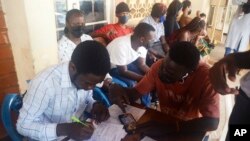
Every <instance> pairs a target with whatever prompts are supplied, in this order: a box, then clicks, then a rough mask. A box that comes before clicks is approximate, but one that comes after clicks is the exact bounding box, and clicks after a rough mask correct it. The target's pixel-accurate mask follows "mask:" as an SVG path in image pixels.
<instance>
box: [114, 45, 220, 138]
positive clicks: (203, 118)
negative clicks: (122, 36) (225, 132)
mask: <svg viewBox="0 0 250 141" xmlns="http://www.w3.org/2000/svg"><path fill="white" fill-rule="evenodd" d="M199 60H200V55H199V51H198V50H197V48H196V47H195V46H194V45H193V44H192V43H189V42H177V43H175V44H173V46H172V47H171V48H170V50H169V53H168V54H167V56H166V57H165V58H164V59H161V60H159V61H158V62H156V63H155V64H153V65H152V67H151V68H150V70H149V71H148V73H147V74H146V75H145V76H144V77H143V79H142V80H141V81H140V82H139V83H138V84H137V85H136V86H135V87H133V88H122V87H120V86H118V85H113V86H111V88H110V91H111V93H110V99H111V100H112V102H113V103H116V104H118V105H119V106H120V107H121V108H123V104H124V102H127V103H128V102H129V101H130V102H134V101H135V100H136V99H138V98H139V97H141V96H142V95H143V94H145V93H147V92H150V91H152V90H154V89H156V94H157V95H158V97H159V102H160V109H161V112H163V113H166V114H168V115H170V116H173V117H175V118H178V119H180V120H181V121H182V122H177V123H176V124H177V125H176V126H174V127H175V128H173V129H172V130H173V131H180V132H191V133H193V132H206V131H211V130H215V129H216V128H217V126H218V123H219V95H218V93H217V92H216V91H215V90H214V89H213V87H212V85H211V83H210V80H209V78H208V73H209V67H208V66H207V65H206V64H205V63H202V62H199ZM128 100H129V101H128ZM159 128H161V127H159ZM165 128H167V127H165Z"/></svg>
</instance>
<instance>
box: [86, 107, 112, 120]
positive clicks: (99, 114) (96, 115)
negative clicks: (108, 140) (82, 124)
mask: <svg viewBox="0 0 250 141" xmlns="http://www.w3.org/2000/svg"><path fill="white" fill-rule="evenodd" d="M91 115H92V118H93V119H94V120H96V122H97V123H100V122H102V121H105V120H107V119H108V118H109V117H110V115H109V111H108V108H106V107H105V105H104V104H102V103H100V102H96V103H94V104H93V108H92V110H91Z"/></svg>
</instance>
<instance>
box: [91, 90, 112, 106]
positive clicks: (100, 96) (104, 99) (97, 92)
mask: <svg viewBox="0 0 250 141" xmlns="http://www.w3.org/2000/svg"><path fill="white" fill-rule="evenodd" d="M93 97H94V99H95V100H97V101H100V102H102V103H103V104H104V105H105V106H106V107H107V108H108V107H110V106H111V102H110V100H109V99H108V97H107V96H106V95H105V94H104V92H103V91H102V90H101V89H100V88H98V87H95V88H94V90H93Z"/></svg>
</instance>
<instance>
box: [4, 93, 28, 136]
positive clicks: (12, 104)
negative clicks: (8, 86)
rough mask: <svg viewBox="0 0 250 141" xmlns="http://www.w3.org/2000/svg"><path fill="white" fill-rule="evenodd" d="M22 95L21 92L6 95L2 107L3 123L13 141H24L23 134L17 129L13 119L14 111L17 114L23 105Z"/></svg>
mask: <svg viewBox="0 0 250 141" xmlns="http://www.w3.org/2000/svg"><path fill="white" fill-rule="evenodd" d="M22 104H23V103H22V97H21V96H20V95H19V94H16V93H12V94H7V95H6V96H5V97H4V100H3V103H2V109H1V116H2V122H3V125H4V127H5V129H6V131H7V133H8V135H9V136H10V138H11V139H12V140H13V141H22V138H23V137H22V136H21V135H20V134H19V133H18V132H17V131H16V128H15V126H14V123H13V121H12V114H11V113H12V111H14V112H15V113H16V114H18V113H19V110H20V108H21V107H22Z"/></svg>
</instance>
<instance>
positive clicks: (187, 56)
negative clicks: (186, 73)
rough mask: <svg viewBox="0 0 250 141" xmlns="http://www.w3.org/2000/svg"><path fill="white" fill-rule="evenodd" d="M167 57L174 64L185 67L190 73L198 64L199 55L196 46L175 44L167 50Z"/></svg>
mask: <svg viewBox="0 0 250 141" xmlns="http://www.w3.org/2000/svg"><path fill="white" fill-rule="evenodd" d="M169 57H170V59H171V60H172V61H174V62H175V63H176V64H178V65H181V66H184V67H186V68H187V69H190V70H191V71H193V70H195V69H196V68H197V66H198V64H199V60H200V53H199V51H198V49H197V48H196V46H195V45H194V44H192V43H190V42H186V41H181V42H175V43H174V44H173V45H172V46H171V47H170V50H169Z"/></svg>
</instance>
